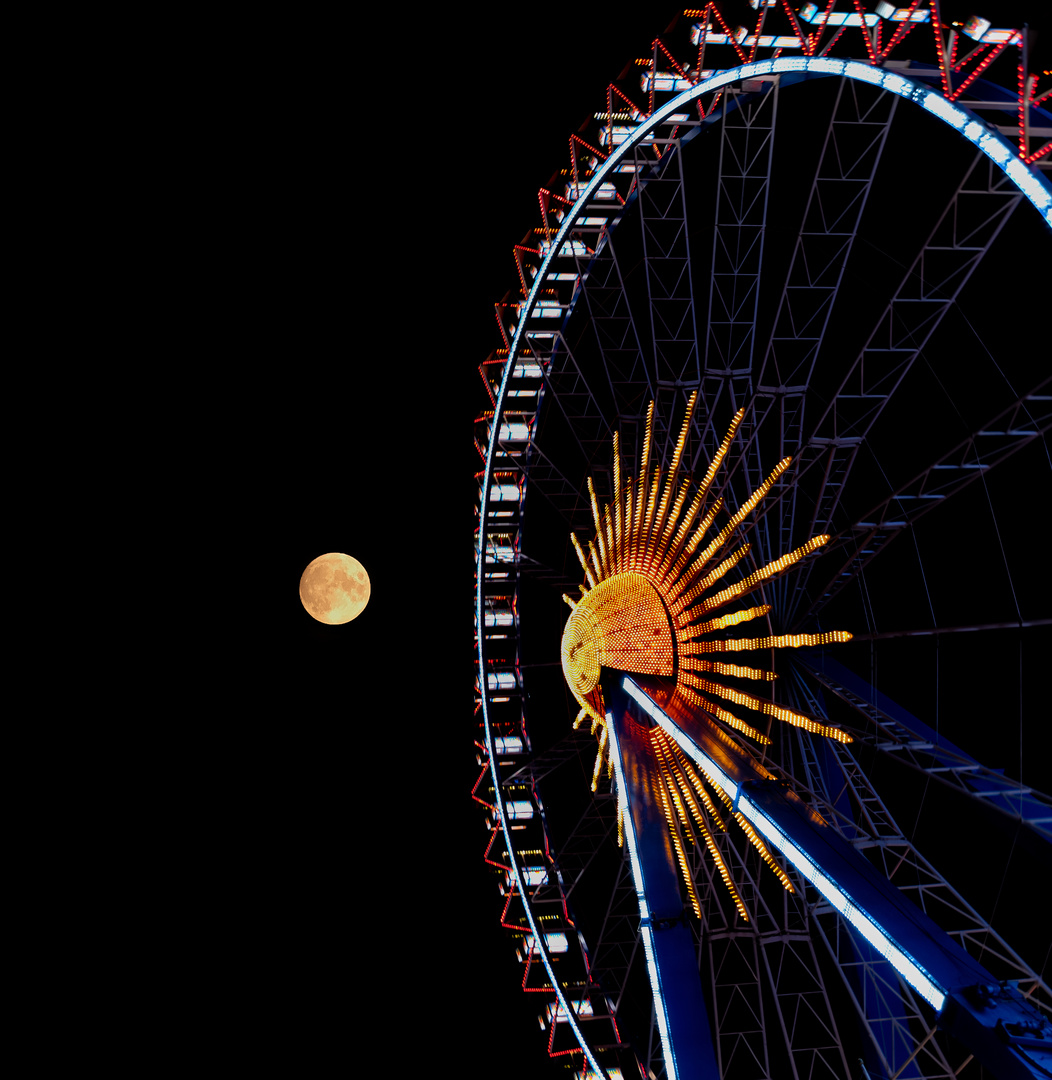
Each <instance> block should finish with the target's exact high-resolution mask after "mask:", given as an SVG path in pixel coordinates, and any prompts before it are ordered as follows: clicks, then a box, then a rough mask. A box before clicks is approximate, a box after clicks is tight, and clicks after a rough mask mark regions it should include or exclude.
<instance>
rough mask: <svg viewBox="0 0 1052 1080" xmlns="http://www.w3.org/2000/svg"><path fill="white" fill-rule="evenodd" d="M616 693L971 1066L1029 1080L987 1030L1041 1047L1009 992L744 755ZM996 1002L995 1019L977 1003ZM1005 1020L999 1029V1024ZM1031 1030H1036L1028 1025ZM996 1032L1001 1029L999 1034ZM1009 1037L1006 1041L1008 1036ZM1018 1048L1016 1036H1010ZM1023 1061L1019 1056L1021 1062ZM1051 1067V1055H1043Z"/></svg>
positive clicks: (694, 725)
mask: <svg viewBox="0 0 1052 1080" xmlns="http://www.w3.org/2000/svg"><path fill="white" fill-rule="evenodd" d="M623 686H624V690H625V692H626V693H627V694H628V695H629V697H631V698H632V699H633V700H634V701H635V702H636V703H637V704H638V705H639V707H640V708H641V709H642V710H643V711H644V712H645V713H646V714H647V715H648V716H650V718H651V719H653V720H654V722H655V723H656V724H658V726H659V727H661V728H662V730H664V731H665V732H666V733H667V734H668V735H669V736H670V737H671V738H673V739H675V740H676V742H677V743H678V744H679V746H680V747H682V749H683V751H684V752H685V753H686V754H688V755H689V756H690V757H691V758H692V760H693V761H694V762H695V764H696V765H697V767H698V768H699V769H700V770H701V772H702V773H703V774H704V775H705V777H706V779H707V780H708V781H709V782H710V783H712V784H714V785H716V786H718V787H719V788H721V789H722V790H723V791H724V793H725V794H726V795H727V796H728V797H729V798H730V799H731V800H732V802H733V803H734V805H735V808H736V809H738V810H740V811H741V812H742V814H743V815H744V816H745V817H746V818H747V819H748V820H749V822H750V823H751V824H752V826H753V828H754V829H755V830H756V831H757V832H758V833H760V835H761V836H762V837H763V838H764V840H765V842H766V843H767V844H768V845H769V846H770V847H771V848H774V849H775V850H777V851H778V852H779V853H780V854H781V855H782V857H783V858H784V859H785V860H786V861H787V862H789V863H791V864H792V865H793V867H795V869H796V870H797V871H798V872H799V873H800V874H801V875H803V877H804V878H806V879H807V881H809V882H810V883H811V884H812V885H813V886H814V888H815V889H816V890H817V891H818V892H819V893H820V894H821V895H822V896H823V897H824V898H825V899H826V900H827V901H828V902H829V904H830V905H831V906H832V907H833V908H835V909H836V910H837V911H838V912H839V913H840V915H841V916H842V917H843V918H844V919H845V920H846V921H847V922H848V923H849V924H850V925H851V926H852V927H853V928H854V929H855V930H856V931H857V932H858V933H859V934H861V935H862V937H864V938H865V939H866V940H867V941H868V942H869V944H870V945H872V946H873V948H874V949H876V950H877V952H879V953H880V954H881V955H882V956H884V957H885V958H886V959H887V960H888V961H889V962H890V963H891V964H892V966H893V967H894V968H895V970H896V971H897V972H898V973H899V975H900V976H901V977H902V979H903V980H904V981H905V982H906V983H907V984H909V985H910V986H911V987H913V989H914V990H916V991H917V992H918V993H919V994H920V995H921V997H923V998H924V999H925V1001H927V1002H928V1003H929V1004H930V1005H931V1006H932V1008H933V1009H934V1010H935V1011H936V1013H937V1014H939V1020H938V1022H939V1024H940V1026H942V1027H945V1028H947V1029H948V1030H950V1031H952V1033H953V1034H954V1036H955V1037H956V1038H958V1039H959V1040H960V1041H961V1042H962V1043H963V1044H964V1045H965V1046H967V1047H968V1049H969V1050H971V1051H972V1052H973V1053H974V1054H975V1055H976V1057H978V1058H979V1059H980V1060H982V1061H983V1062H984V1063H985V1064H987V1065H989V1066H990V1067H991V1068H993V1069H996V1070H998V1071H997V1075H999V1076H1001V1075H1004V1076H1013V1077H1014V1076H1019V1077H1027V1076H1037V1075H1039V1074H1038V1073H1036V1072H1030V1071H1027V1069H1028V1066H1027V1065H1026V1064H1025V1062H1024V1061H1023V1060H1022V1059H1021V1058H1020V1056H1019V1054H1017V1053H1016V1049H1019V1051H1020V1053H1021V1054H1023V1051H1026V1052H1028V1053H1030V1052H1036V1051H1034V1048H1033V1047H1030V1048H1029V1050H1028V1049H1027V1048H1026V1047H1023V1046H1022V1044H1020V1047H1019V1048H1013V1047H1012V1045H1011V1039H1006V1038H1003V1037H1002V1038H1000V1041H998V1039H997V1038H996V1037H995V1033H994V1028H995V1027H997V1024H998V1023H999V1024H1000V1027H1001V1028H1005V1030H1009V1029H1013V1028H1017V1029H1019V1030H1020V1031H1024V1032H1027V1031H1029V1032H1031V1033H1036V1034H1034V1037H1033V1039H1032V1040H1031V1041H1033V1042H1035V1043H1037V1042H1042V1040H1046V1039H1047V1040H1048V1045H1049V1046H1052V1026H1050V1025H1049V1024H1048V1023H1047V1022H1046V1021H1044V1020H1043V1018H1042V1017H1041V1016H1040V1015H1039V1014H1038V1013H1037V1012H1036V1010H1035V1009H1033V1008H1032V1007H1031V1006H1030V1005H1029V1004H1028V1003H1027V1002H1026V1001H1025V1000H1024V999H1023V997H1022V995H1020V994H1019V993H1018V991H1016V990H1014V989H1013V988H1012V987H1009V986H999V985H998V981H997V980H996V979H995V978H994V977H993V975H991V974H990V972H989V971H987V970H986V969H985V968H984V967H983V966H982V965H981V964H980V963H978V961H976V960H974V959H973V958H972V957H971V956H969V955H968V954H967V953H966V952H965V951H964V949H962V948H961V947H960V946H959V945H958V944H957V943H956V942H955V941H953V940H952V939H951V938H950V937H949V936H948V935H947V934H946V933H944V932H943V931H942V930H941V929H940V928H939V927H938V926H937V925H936V924H935V923H934V922H933V921H932V920H931V919H930V918H929V917H928V916H927V915H926V914H925V913H924V912H923V911H921V910H920V909H919V908H917V907H915V906H914V905H913V904H912V903H910V901H909V900H907V899H906V897H905V896H904V895H903V894H902V893H901V892H900V891H899V890H898V889H897V888H895V886H894V885H892V884H891V883H890V882H889V881H887V880H885V879H884V878H883V877H882V876H881V875H880V874H878V873H877V871H876V870H875V869H874V867H873V866H872V865H871V864H870V863H869V862H867V861H866V859H864V858H863V857H862V855H860V854H859V853H858V852H857V851H856V850H855V849H854V848H853V847H852V846H851V845H850V844H849V843H848V842H847V841H846V840H844V838H843V837H841V836H840V835H839V833H837V832H835V831H834V830H833V829H832V828H831V827H829V826H828V825H827V824H825V822H823V821H822V820H821V819H820V818H819V817H818V816H817V815H816V814H815V813H814V812H813V811H812V810H811V809H810V808H809V807H808V806H806V804H804V803H803V802H802V801H801V800H800V799H799V798H797V797H796V796H795V795H794V794H792V793H791V792H788V791H786V790H785V789H784V787H783V786H782V785H781V784H779V783H777V782H776V781H773V780H771V779H770V778H769V775H768V774H766V773H765V771H764V770H763V769H762V768H761V767H759V766H758V765H756V764H755V763H754V762H753V761H752V759H751V758H750V757H749V756H747V755H746V754H745V753H744V752H743V751H738V750H736V749H732V748H731V747H730V746H729V745H728V744H727V743H724V742H720V741H718V740H717V739H716V738H715V736H714V735H713V734H712V733H711V732H710V731H709V730H708V728H707V725H706V724H705V722H704V721H703V720H700V719H698V718H697V717H694V716H692V715H690V714H689V713H684V712H681V711H680V710H678V709H676V708H675V707H673V706H670V711H672V712H674V713H675V714H676V715H675V718H673V717H672V716H670V715H669V713H668V712H666V711H665V710H664V709H662V708H661V707H660V706H658V705H657V704H656V703H655V702H654V700H653V699H652V698H651V697H650V696H649V695H648V694H647V693H646V692H645V690H644V689H643V688H642V687H641V686H639V685H638V684H637V683H636V682H635V681H634V680H633V679H631V678H629V677H628V676H625V678H624V680H623ZM984 992H986V993H987V994H988V995H989V994H993V995H994V996H996V997H997V1000H998V1007H999V1009H1000V1010H1002V1015H995V1014H994V1012H993V1011H991V1007H989V1006H987V1005H985V1004H984V1003H982V1002H977V998H978V997H979V996H981V995H982V994H983V993H984ZM1005 1016H1008V1017H1009V1018H1010V1019H1009V1021H1008V1022H1007V1027H1006V1021H1005V1019H1004V1017H1005ZM1035 1025H1036V1026H1035ZM998 1030H1000V1028H998ZM1012 1038H1015V1036H1012ZM1018 1038H1019V1039H1024V1038H1025V1036H1024V1035H1020V1036H1018ZM1023 1057H1025V1054H1023ZM1049 1057H1050V1059H1052V1054H1050V1055H1049Z"/></svg>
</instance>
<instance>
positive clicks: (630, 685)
mask: <svg viewBox="0 0 1052 1080" xmlns="http://www.w3.org/2000/svg"><path fill="white" fill-rule="evenodd" d="M622 685H623V686H624V688H625V690H626V691H627V692H628V694H629V695H630V696H631V697H632V698H633V699H634V700H635V701H637V702H638V703H639V705H640V706H641V707H642V708H643V709H645V710H646V712H647V713H648V714H649V715H650V716H651V717H653V719H654V720H655V721H656V722H657V723H658V724H659V725H660V726H661V728H662V730H663V731H665V732H667V733H668V734H669V735H670V736H671V737H672V738H673V739H675V740H676V742H677V743H678V744H679V745H680V746H681V747H682V748H683V750H684V751H685V752H686V753H688V754H690V756H691V758H693V760H694V761H695V762H696V763H697V765H698V767H699V768H700V769H701V771H702V772H703V773H704V774H705V778H706V779H707V780H708V781H709V782H710V783H714V784H716V785H717V786H719V787H721V788H723V790H724V791H725V792H726V793H727V795H728V796H729V797H730V798H731V799H732V800H735V801H736V803H737V806H738V809H740V810H741V812H742V813H743V814H744V815H745V817H746V818H748V819H749V821H750V822H752V824H753V826H754V827H755V829H756V831H757V832H758V833H760V834H761V835H762V836H763V838H764V839H765V840H766V841H767V843H768V844H769V845H770V846H771V847H773V848H776V849H777V850H778V851H779V852H781V854H782V855H783V856H784V857H785V859H786V860H787V861H788V862H790V863H791V864H792V865H793V866H794V867H795V868H796V869H797V870H799V871H800V873H801V874H803V876H804V877H805V878H807V880H808V881H810V882H811V884H812V885H814V887H815V888H816V889H817V890H818V891H819V892H820V893H821V894H822V896H823V897H825V899H826V900H828V901H829V903H830V904H831V905H832V906H833V907H834V908H836V910H837V911H839V912H840V914H841V915H843V917H844V918H845V919H847V921H848V922H849V923H850V924H851V925H852V926H853V927H854V928H855V929H856V930H858V932H859V933H860V934H861V935H862V936H863V937H864V938H865V939H866V940H867V941H868V942H869V943H870V945H872V946H873V948H874V949H876V950H877V952H879V953H880V954H881V956H883V957H884V958H885V959H886V960H887V961H888V962H889V963H890V964H891V965H892V967H894V968H895V970H896V971H897V972H898V973H899V974H900V975H901V976H902V977H903V979H905V980H906V982H908V983H909V984H910V986H912V987H913V988H914V990H916V991H917V992H918V993H919V994H920V995H921V996H922V997H923V998H924V1000H925V1001H927V1002H928V1003H929V1004H930V1005H931V1006H932V1008H933V1009H935V1011H936V1012H940V1011H941V1010H942V1007H943V1004H944V1002H945V1001H946V993H945V991H944V990H943V988H942V987H940V986H939V985H938V984H937V983H936V982H935V980H934V979H933V978H932V977H931V975H930V974H929V973H928V972H927V971H925V969H924V968H923V967H922V966H921V965H920V964H919V963H918V962H917V961H916V960H914V959H913V957H912V956H910V955H909V954H908V953H907V952H905V951H904V950H903V949H902V948H901V947H900V946H899V945H897V944H896V943H895V942H894V941H893V940H892V939H891V937H889V936H888V934H887V932H886V931H885V930H884V928H883V927H882V926H880V925H879V924H878V923H876V922H874V921H873V918H872V917H871V916H870V915H869V914H867V912H865V911H864V910H863V909H862V908H861V907H859V905H858V904H857V903H855V901H853V900H852V899H851V897H850V896H848V894H847V893H846V892H844V890H843V889H842V888H841V886H839V885H838V884H837V883H836V882H835V881H833V880H832V879H831V878H830V877H828V876H827V875H826V874H825V873H823V871H822V870H821V869H820V868H819V867H818V866H817V865H816V864H815V863H814V862H813V861H812V860H811V858H810V856H809V855H808V854H807V853H806V852H804V851H803V850H802V849H801V848H799V847H797V845H796V844H795V843H794V842H793V841H792V840H791V839H790V838H789V837H788V836H787V835H786V834H785V833H784V832H782V830H781V829H780V828H779V827H778V826H777V825H776V824H775V823H774V822H773V821H771V819H770V818H769V817H767V815H766V814H765V813H764V812H763V811H762V810H761V809H760V808H759V807H758V806H756V805H755V804H754V803H753V802H752V801H751V800H750V799H749V795H748V789H747V788H745V787H744V786H742V787H740V788H739V787H738V785H736V784H734V783H733V781H731V780H730V778H729V777H728V776H727V774H726V773H725V772H724V771H723V770H722V769H721V768H720V767H719V766H718V765H717V764H716V763H715V762H714V761H712V759H711V758H709V756H708V755H707V754H705V753H704V752H703V751H701V750H700V749H699V748H698V747H697V746H695V745H694V743H693V742H692V741H691V740H690V739H689V738H688V737H687V736H686V735H685V734H684V733H683V732H682V731H680V729H679V728H678V727H677V726H676V724H675V723H674V722H673V721H672V720H671V719H670V718H669V717H668V716H667V715H666V714H665V713H664V712H663V711H662V710H661V709H660V708H659V707H658V706H657V705H655V704H654V702H653V701H651V699H650V698H649V697H647V695H646V694H644V693H643V691H642V690H640V689H639V687H638V686H636V684H635V683H634V682H632V680H631V679H629V678H628V677H627V676H626V677H625V679H624V682H623V684H622Z"/></svg>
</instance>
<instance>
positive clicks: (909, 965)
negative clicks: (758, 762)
mask: <svg viewBox="0 0 1052 1080" xmlns="http://www.w3.org/2000/svg"><path fill="white" fill-rule="evenodd" d="M739 808H740V810H741V812H742V813H743V814H744V815H745V817H747V818H748V819H749V821H751V822H752V824H753V826H754V827H755V829H756V831H757V832H758V833H760V834H761V835H762V836H763V838H764V839H765V840H766V841H767V842H768V843H769V844H770V845H771V846H772V847H774V848H777V850H778V851H780V852H781V853H782V855H784V856H785V858H786V860H787V861H788V862H790V863H792V865H793V866H794V867H796V869H797V870H799V871H800V873H801V874H803V876H804V877H805V878H807V880H808V881H810V882H811V884H812V885H814V887H815V888H816V889H817V890H818V891H819V892H820V893H821V894H822V896H824V897H825V899H826V900H828V901H829V903H830V904H831V905H832V906H833V907H834V908H836V910H837V911H839V912H840V914H841V915H843V916H844V918H845V919H847V921H848V922H849V923H851V925H852V926H853V927H854V928H855V929H856V930H857V931H858V932H859V933H860V934H861V935H862V936H863V937H864V938H865V939H866V940H867V941H868V942H869V943H870V945H872V946H873V948H874V949H876V950H877V952H879V953H880V954H881V956H883V957H884V958H885V959H886V960H887V961H888V962H889V963H890V964H891V966H892V967H893V968H894V969H895V970H896V971H897V972H898V973H899V974H900V975H901V976H902V977H903V979H905V981H906V982H908V983H909V984H910V986H912V987H913V989H914V990H916V991H917V992H918V993H919V994H920V995H921V997H923V998H924V1000H925V1001H927V1002H928V1004H929V1005H931V1007H932V1008H933V1009H934V1010H935V1011H936V1012H941V1011H942V1007H943V1004H944V1003H945V1001H946V993H945V991H944V990H943V989H942V988H941V987H940V986H939V985H938V984H937V983H936V982H935V980H934V979H933V978H932V977H931V976H930V975H929V974H928V972H927V971H925V970H924V968H923V967H922V966H921V965H920V964H919V963H918V962H917V961H916V960H914V959H913V957H912V956H910V955H909V953H907V952H905V951H904V950H903V949H902V948H901V947H900V946H899V945H897V944H896V943H895V942H894V941H893V940H892V939H891V938H890V937H889V936H888V934H887V932H886V931H885V930H884V928H883V927H882V926H880V925H879V924H878V923H876V922H874V921H873V919H872V918H871V917H870V916H869V915H868V914H867V913H866V912H865V911H863V910H862V908H860V907H859V906H858V904H856V903H855V902H854V901H853V900H852V899H851V898H850V896H848V895H847V893H845V892H844V890H843V889H842V888H841V887H840V886H839V885H837V883H836V882H835V881H833V880H832V879H831V878H829V877H827V876H826V875H825V874H824V873H823V872H822V871H821V870H820V869H819V868H818V867H817V866H816V865H815V864H814V863H813V862H812V861H811V859H810V858H809V857H808V855H807V854H806V853H805V852H804V851H802V850H801V849H800V848H798V847H797V846H796V844H794V843H793V842H792V840H790V839H789V837H788V836H786V835H785V833H783V832H782V830H781V829H779V828H778V826H777V825H776V824H775V823H774V822H773V821H771V819H770V818H768V817H767V815H766V814H764V813H763V811H761V810H760V809H759V807H757V806H755V805H754V804H753V803H752V802H750V801H749V797H748V795H747V794H743V796H742V798H741V800H740V802H739Z"/></svg>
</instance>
